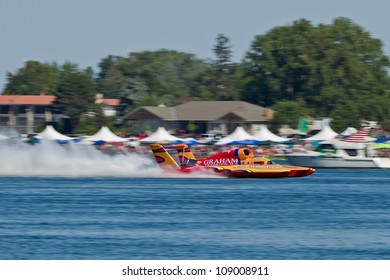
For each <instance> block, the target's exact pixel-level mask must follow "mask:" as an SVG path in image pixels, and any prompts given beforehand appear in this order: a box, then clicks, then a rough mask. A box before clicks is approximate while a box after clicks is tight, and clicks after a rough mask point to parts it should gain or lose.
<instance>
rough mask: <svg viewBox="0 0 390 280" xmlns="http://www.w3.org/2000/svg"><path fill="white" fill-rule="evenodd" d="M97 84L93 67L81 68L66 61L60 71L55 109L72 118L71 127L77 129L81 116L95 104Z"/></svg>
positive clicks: (71, 130)
mask: <svg viewBox="0 0 390 280" xmlns="http://www.w3.org/2000/svg"><path fill="white" fill-rule="evenodd" d="M95 89H96V84H95V81H94V80H93V72H92V70H91V69H86V70H79V69H78V67H77V65H75V64H71V63H66V64H64V65H63V66H62V68H61V72H60V83H59V85H58V88H57V98H56V100H55V102H54V104H53V107H54V109H55V111H57V112H60V113H63V114H64V115H65V116H66V117H67V118H69V120H70V128H69V129H65V130H66V131H65V132H68V133H69V132H73V131H75V130H76V128H77V126H78V124H79V121H80V117H81V116H82V115H83V114H85V113H88V111H89V110H90V109H91V108H92V107H93V106H94V103H95V94H96V91H95Z"/></svg>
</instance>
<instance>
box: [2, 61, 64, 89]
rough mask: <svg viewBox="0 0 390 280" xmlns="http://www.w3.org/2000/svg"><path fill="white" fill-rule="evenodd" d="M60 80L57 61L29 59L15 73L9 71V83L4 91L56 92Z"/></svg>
mask: <svg viewBox="0 0 390 280" xmlns="http://www.w3.org/2000/svg"><path fill="white" fill-rule="evenodd" d="M58 82H59V69H58V66H57V65H56V64H55V63H52V64H47V63H40V62H38V61H32V60H29V61H27V62H26V63H25V65H24V66H23V67H22V68H20V69H19V70H18V71H16V73H15V74H13V73H7V83H6V85H5V88H4V92H3V93H5V94H21V95H37V94H40V93H45V94H55V93H56V89H57V85H58Z"/></svg>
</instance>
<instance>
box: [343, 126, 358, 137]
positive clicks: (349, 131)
mask: <svg viewBox="0 0 390 280" xmlns="http://www.w3.org/2000/svg"><path fill="white" fill-rule="evenodd" d="M357 132H358V131H357V129H356V128H354V127H347V128H346V129H345V130H344V131H343V132H341V133H340V135H341V136H349V135H351V134H354V133H357Z"/></svg>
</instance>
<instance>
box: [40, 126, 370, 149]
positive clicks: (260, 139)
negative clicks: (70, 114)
mask: <svg viewBox="0 0 390 280" xmlns="http://www.w3.org/2000/svg"><path fill="white" fill-rule="evenodd" d="M351 134H352V135H353V134H356V129H355V130H352V129H350V128H348V129H346V130H345V131H344V132H343V133H341V134H340V135H339V134H338V133H336V132H335V131H333V130H332V128H330V126H329V125H325V126H324V127H323V129H322V130H321V131H319V132H318V133H317V134H315V135H313V136H311V137H308V138H305V139H302V140H303V141H308V142H314V141H324V140H330V139H334V138H336V137H340V136H348V135H351ZM34 138H35V139H37V140H38V141H39V140H54V141H57V142H59V143H67V142H69V141H73V142H81V143H84V144H104V143H122V142H128V141H129V138H122V137H119V136H117V135H116V134H114V133H113V132H112V131H111V130H110V129H109V128H108V127H105V126H103V127H102V128H101V129H100V130H99V131H98V132H96V133H95V134H94V135H92V136H84V137H79V138H72V137H69V136H67V135H63V134H61V133H59V132H58V131H57V130H55V129H54V127H53V126H51V125H48V126H46V128H45V129H44V130H43V131H42V132H41V133H39V134H37V135H35V136H34ZM290 140H291V139H290V138H285V137H280V136H278V135H276V134H274V133H272V132H271V131H270V130H269V129H268V128H267V127H266V126H265V125H262V126H261V127H260V129H259V130H257V131H256V133H255V134H253V135H251V134H249V133H248V132H246V131H245V129H244V128H243V127H241V126H238V127H237V128H236V129H235V130H234V131H233V132H232V133H231V134H229V135H227V136H226V137H223V138H221V139H218V140H216V141H214V142H213V144H214V145H259V144H264V143H285V142H288V141H290ZM372 140H375V139H372ZM139 142H140V143H145V144H148V143H168V144H180V143H184V144H188V145H199V144H205V142H202V141H201V140H197V139H194V138H184V139H183V138H179V137H176V136H174V135H171V134H170V133H169V132H168V131H167V130H166V129H165V128H164V127H159V128H158V129H157V130H156V131H155V132H153V133H152V134H150V135H149V136H148V137H146V138H143V139H140V140H139Z"/></svg>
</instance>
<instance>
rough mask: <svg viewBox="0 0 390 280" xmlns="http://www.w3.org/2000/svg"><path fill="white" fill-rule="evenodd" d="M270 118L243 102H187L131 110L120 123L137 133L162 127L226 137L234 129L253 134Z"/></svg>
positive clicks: (268, 112) (270, 113)
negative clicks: (240, 128) (146, 128)
mask: <svg viewBox="0 0 390 280" xmlns="http://www.w3.org/2000/svg"><path fill="white" fill-rule="evenodd" d="M272 117H273V111H272V110H270V109H267V108H264V107H261V106H257V105H254V104H251V103H248V102H244V101H191V102H187V103H184V104H181V105H177V106H174V107H165V106H161V105H160V106H143V107H139V108H137V109H134V110H133V111H131V112H130V113H128V114H127V115H126V116H124V117H123V121H125V122H128V123H130V124H131V125H132V126H133V129H134V130H136V131H137V132H142V131H144V129H145V126H147V127H148V128H149V130H151V131H154V130H156V129H157V128H158V127H160V126H162V127H165V128H166V129H167V130H170V131H176V132H178V131H189V130H191V129H190V128H191V127H192V128H195V132H196V133H198V134H202V133H213V132H215V133H221V134H229V133H231V132H232V131H233V130H234V129H235V128H236V127H237V126H243V127H245V128H246V130H247V131H249V132H252V133H254V132H255V131H256V130H257V129H258V128H259V127H260V125H262V124H267V123H269V121H270V120H271V119H272Z"/></svg>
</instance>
